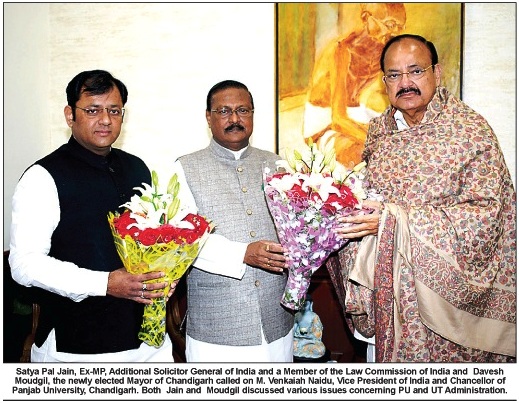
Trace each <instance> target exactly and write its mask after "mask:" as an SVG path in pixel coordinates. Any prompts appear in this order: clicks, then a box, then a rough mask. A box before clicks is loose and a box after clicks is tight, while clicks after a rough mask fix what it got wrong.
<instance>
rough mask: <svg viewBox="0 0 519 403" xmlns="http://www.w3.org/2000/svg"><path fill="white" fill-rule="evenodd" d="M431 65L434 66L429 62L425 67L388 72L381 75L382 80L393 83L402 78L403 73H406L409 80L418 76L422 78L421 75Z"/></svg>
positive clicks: (416, 78)
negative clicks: (401, 71) (400, 71)
mask: <svg viewBox="0 0 519 403" xmlns="http://www.w3.org/2000/svg"><path fill="white" fill-rule="evenodd" d="M433 66H434V64H431V65H430V66H429V67H427V68H425V69H420V68H415V69H413V70H411V71H406V72H403V73H389V74H386V75H385V76H384V77H383V79H384V81H387V82H388V83H391V84H393V83H396V82H398V81H400V80H401V79H402V77H403V76H404V74H407V76H408V77H409V78H410V79H411V80H418V79H419V78H422V77H423V75H424V74H425V72H426V71H427V70H429V69H430V68H431V67H433Z"/></svg>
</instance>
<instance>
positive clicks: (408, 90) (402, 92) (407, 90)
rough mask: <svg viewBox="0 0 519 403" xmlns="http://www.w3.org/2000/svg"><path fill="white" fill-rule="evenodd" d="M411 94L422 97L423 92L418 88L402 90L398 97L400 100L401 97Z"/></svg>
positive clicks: (397, 94)
mask: <svg viewBox="0 0 519 403" xmlns="http://www.w3.org/2000/svg"><path fill="white" fill-rule="evenodd" d="M409 92H414V93H415V94H416V95H422V93H421V91H420V90H419V89H418V88H412V87H408V88H402V89H401V90H400V91H398V92H397V93H396V96H397V98H398V97H399V96H400V95H403V94H408V93H409Z"/></svg>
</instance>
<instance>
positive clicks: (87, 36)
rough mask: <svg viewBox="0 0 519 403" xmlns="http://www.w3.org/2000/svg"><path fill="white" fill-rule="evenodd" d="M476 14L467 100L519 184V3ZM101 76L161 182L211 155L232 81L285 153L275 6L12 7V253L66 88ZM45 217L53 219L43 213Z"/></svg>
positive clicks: (479, 7)
mask: <svg viewBox="0 0 519 403" xmlns="http://www.w3.org/2000/svg"><path fill="white" fill-rule="evenodd" d="M465 7H466V32H465V36H466V41H467V43H466V45H465V49H466V50H465V59H466V60H465V64H464V66H465V69H464V80H463V94H464V97H463V98H464V99H465V100H466V101H467V103H469V105H471V106H472V107H474V109H476V110H478V111H479V112H481V113H482V114H483V115H484V116H485V117H487V119H488V120H489V122H490V123H491V125H492V126H493V127H494V129H495V130H496V133H497V135H498V137H499V138H500V141H501V144H503V149H504V152H505V155H506V158H507V162H508V164H509V167H510V169H511V171H512V173H513V176H514V178H515V117H516V111H515V88H516V85H515V3H498V4H485V3H469V4H466V6H465ZM490 60H491V63H490V62H489V61H490ZM94 68H102V69H106V70H109V71H111V72H112V73H113V74H114V75H115V76H117V77H118V78H120V79H122V80H123V81H124V82H125V84H126V85H127V86H128V89H129V98H128V103H127V106H126V107H127V111H128V112H127V113H128V114H127V116H126V118H125V124H124V129H123V133H122V135H121V138H120V140H119V141H118V143H117V145H118V146H120V147H123V148H124V149H125V150H127V151H129V152H131V153H135V154H138V155H139V156H141V157H142V158H143V159H144V160H145V161H146V163H147V164H148V165H149V167H150V168H151V169H155V170H157V171H158V172H159V174H160V175H161V176H164V177H166V176H168V175H169V170H168V167H169V165H170V164H171V163H172V162H173V161H174V159H175V158H176V157H178V156H179V155H182V154H184V153H187V152H191V151H194V150H196V149H199V148H201V147H203V146H205V145H206V144H207V142H208V139H209V136H210V133H209V131H208V129H207V124H206V122H205V117H204V110H205V98H206V94H207V91H208V90H209V88H210V87H211V86H212V85H213V84H215V83H216V82H218V81H221V80H224V79H228V78H232V79H236V80H239V81H242V82H244V83H245V84H247V85H248V86H249V89H250V90H251V92H252V94H253V96H254V103H255V107H256V113H255V131H254V135H253V140H252V141H253V144H254V145H255V146H258V147H261V148H265V149H270V150H274V147H275V133H274V131H275V100H276V96H275V36H274V5H273V4H272V3H266V4H265V3H257V4H247V3H235V4H231V3H225V4H211V3H204V4H202V3H193V4H187V3H184V4H174V3H154V4H146V3H119V4H116V3H105V4H101V3H83V4H81V3H76V4H74V3H61V4H58V3H52V4H49V3H40V4H35V3H32V4H23V3H19V4H17V3H6V4H4V153H3V154H4V164H3V166H4V250H5V249H7V248H8V247H9V226H10V221H11V218H10V214H11V213H10V211H11V198H12V194H13V190H14V187H15V185H16V182H17V181H18V178H19V177H20V175H21V174H22V172H23V170H24V169H25V168H26V167H27V166H29V165H30V164H31V163H33V162H34V161H35V160H36V159H38V158H40V157H42V156H44V155H45V154H47V153H48V152H50V151H52V150H53V149H55V148H57V147H58V146H59V145H61V144H63V143H64V142H66V141H67V139H68V136H69V130H68V128H67V126H66V125H65V121H64V118H63V107H64V105H65V103H66V99H65V87H66V85H67V83H68V82H69V81H70V79H71V78H72V77H73V76H74V75H75V74H77V73H78V72H80V71H82V70H87V69H94ZM496 71H497V72H498V73H496ZM35 214H42V212H38V211H37V201H35ZM35 219H37V217H35Z"/></svg>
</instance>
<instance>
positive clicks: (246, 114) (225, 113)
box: [211, 106, 254, 119]
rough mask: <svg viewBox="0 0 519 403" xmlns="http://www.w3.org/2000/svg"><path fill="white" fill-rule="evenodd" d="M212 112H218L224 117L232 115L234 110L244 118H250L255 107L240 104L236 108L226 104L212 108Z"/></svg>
mask: <svg viewBox="0 0 519 403" xmlns="http://www.w3.org/2000/svg"><path fill="white" fill-rule="evenodd" d="M211 112H214V113H216V114H217V115H218V116H220V117H221V118H222V119H225V118H228V117H230V116H232V114H233V113H234V112H236V114H237V115H238V116H240V117H242V118H248V117H249V116H251V115H252V113H253V112H254V109H249V108H245V107H244V106H240V107H238V108H236V109H231V108H228V107H226V106H224V107H222V108H218V109H211Z"/></svg>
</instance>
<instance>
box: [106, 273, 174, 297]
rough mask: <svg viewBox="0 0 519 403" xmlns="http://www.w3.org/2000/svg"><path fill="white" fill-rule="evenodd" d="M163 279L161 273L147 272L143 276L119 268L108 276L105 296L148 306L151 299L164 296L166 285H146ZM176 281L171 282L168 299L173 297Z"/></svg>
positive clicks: (160, 283) (163, 282)
mask: <svg viewBox="0 0 519 403" xmlns="http://www.w3.org/2000/svg"><path fill="white" fill-rule="evenodd" d="M163 277H164V273H163V272H149V273H145V274H131V273H128V272H127V271H126V269H125V268H124V267H123V268H120V269H117V270H115V271H112V272H111V273H110V274H109V275H108V286H107V289H106V294H107V295H111V296H113V297H117V298H127V299H131V300H133V301H136V302H140V303H141V304H146V305H149V304H151V303H152V302H153V301H152V299H153V298H159V297H163V296H164V288H166V286H167V285H168V283H167V282H165V281H162V282H158V283H146V281H149V280H155V279H160V278H163ZM177 283H178V281H175V282H173V284H172V285H171V290H170V292H169V294H168V298H169V297H171V295H173V292H174V291H175V287H176V285H177Z"/></svg>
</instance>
